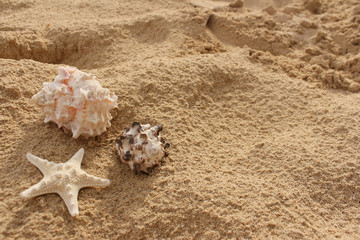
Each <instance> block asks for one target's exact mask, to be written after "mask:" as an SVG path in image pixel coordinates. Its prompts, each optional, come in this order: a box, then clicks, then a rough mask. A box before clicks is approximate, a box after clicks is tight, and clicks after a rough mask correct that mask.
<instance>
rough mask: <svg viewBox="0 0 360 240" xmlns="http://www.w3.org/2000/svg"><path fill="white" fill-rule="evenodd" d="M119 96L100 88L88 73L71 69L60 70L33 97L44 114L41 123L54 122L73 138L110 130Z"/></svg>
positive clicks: (93, 77)
mask: <svg viewBox="0 0 360 240" xmlns="http://www.w3.org/2000/svg"><path fill="white" fill-rule="evenodd" d="M117 99H118V97H117V96H116V95H114V94H111V93H110V90H109V89H106V88H103V87H101V85H100V83H99V82H98V81H97V80H96V79H95V76H93V75H92V74H91V73H90V74H88V73H85V72H82V71H80V70H78V69H76V68H73V67H69V66H66V67H59V75H58V76H57V77H56V78H55V80H54V81H53V82H50V83H49V82H46V83H44V87H43V88H42V89H41V91H40V92H38V93H37V94H35V95H34V96H33V97H32V100H33V101H34V102H35V103H36V104H38V105H39V106H40V107H41V108H42V111H43V113H44V114H45V116H46V117H45V120H44V122H45V123H47V122H50V121H53V122H55V123H56V124H57V125H58V126H59V128H60V127H62V128H64V129H66V130H70V131H71V132H72V134H73V137H74V138H78V137H79V136H80V135H83V136H85V137H89V136H96V135H100V134H101V133H103V132H105V131H106V128H107V127H110V126H111V124H110V120H111V119H112V117H111V114H110V110H112V109H113V108H116V107H117Z"/></svg>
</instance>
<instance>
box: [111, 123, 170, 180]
mask: <svg viewBox="0 0 360 240" xmlns="http://www.w3.org/2000/svg"><path fill="white" fill-rule="evenodd" d="M162 128H163V127H162V125H156V126H154V127H151V126H150V124H145V125H141V124H140V123H138V122H133V124H132V125H131V127H130V128H125V130H124V133H123V134H122V135H121V136H120V138H118V139H116V150H117V153H118V154H119V156H120V160H121V162H123V163H126V164H128V165H129V167H130V168H131V170H133V171H134V172H135V173H136V174H137V173H139V172H144V173H149V172H150V170H151V169H152V168H153V167H155V166H157V165H159V164H161V163H162V162H163V161H164V158H165V157H167V156H168V153H167V152H165V148H167V147H169V146H170V144H169V143H166V142H165V141H164V139H163V138H162V137H161V136H160V131H161V130H162Z"/></svg>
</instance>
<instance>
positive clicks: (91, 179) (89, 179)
mask: <svg viewBox="0 0 360 240" xmlns="http://www.w3.org/2000/svg"><path fill="white" fill-rule="evenodd" d="M79 184H80V186H81V188H83V187H106V186H109V185H110V180H109V179H104V178H99V177H95V176H93V175H90V174H88V173H86V172H83V173H82V174H81V180H80V183H79Z"/></svg>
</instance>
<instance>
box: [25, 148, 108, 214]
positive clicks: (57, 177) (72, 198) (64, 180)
mask: <svg viewBox="0 0 360 240" xmlns="http://www.w3.org/2000/svg"><path fill="white" fill-rule="evenodd" d="M26 157H27V159H28V160H29V162H31V163H32V164H34V165H35V166H36V167H37V168H38V169H39V170H40V171H41V172H42V173H43V175H44V178H43V179H42V180H41V181H40V182H39V183H37V184H35V185H34V186H32V187H30V188H29V189H27V190H25V191H23V192H22V193H21V194H20V195H21V196H22V197H24V198H32V197H36V196H39V195H43V194H47V193H57V194H59V195H60V197H61V198H62V199H63V200H64V202H65V204H66V206H67V208H68V209H69V212H70V214H71V216H77V215H79V207H78V200H77V199H78V194H79V190H80V189H81V188H84V187H106V186H108V185H109V184H110V180H108V179H102V178H98V177H95V176H92V175H90V174H87V173H86V172H84V171H83V170H81V168H80V167H81V161H82V159H83V157H84V149H83V148H81V149H80V150H79V151H77V153H75V154H74V156H72V158H71V159H70V160H68V161H67V162H66V163H54V162H49V161H48V160H46V159H41V158H39V157H36V156H34V155H32V154H31V153H27V154H26Z"/></svg>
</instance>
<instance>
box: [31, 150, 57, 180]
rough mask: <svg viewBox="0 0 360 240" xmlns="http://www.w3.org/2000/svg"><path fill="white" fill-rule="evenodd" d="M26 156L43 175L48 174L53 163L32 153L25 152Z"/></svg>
mask: <svg viewBox="0 0 360 240" xmlns="http://www.w3.org/2000/svg"><path fill="white" fill-rule="evenodd" d="M26 158H27V159H28V161H29V162H31V163H32V164H33V165H35V166H36V167H37V168H38V169H39V170H40V171H41V172H42V174H43V175H44V176H45V175H46V174H48V173H49V170H50V168H51V167H52V166H53V165H55V164H54V163H52V162H49V161H48V160H46V159H42V158H39V157H37V156H35V155H32V154H31V153H27V154H26Z"/></svg>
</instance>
